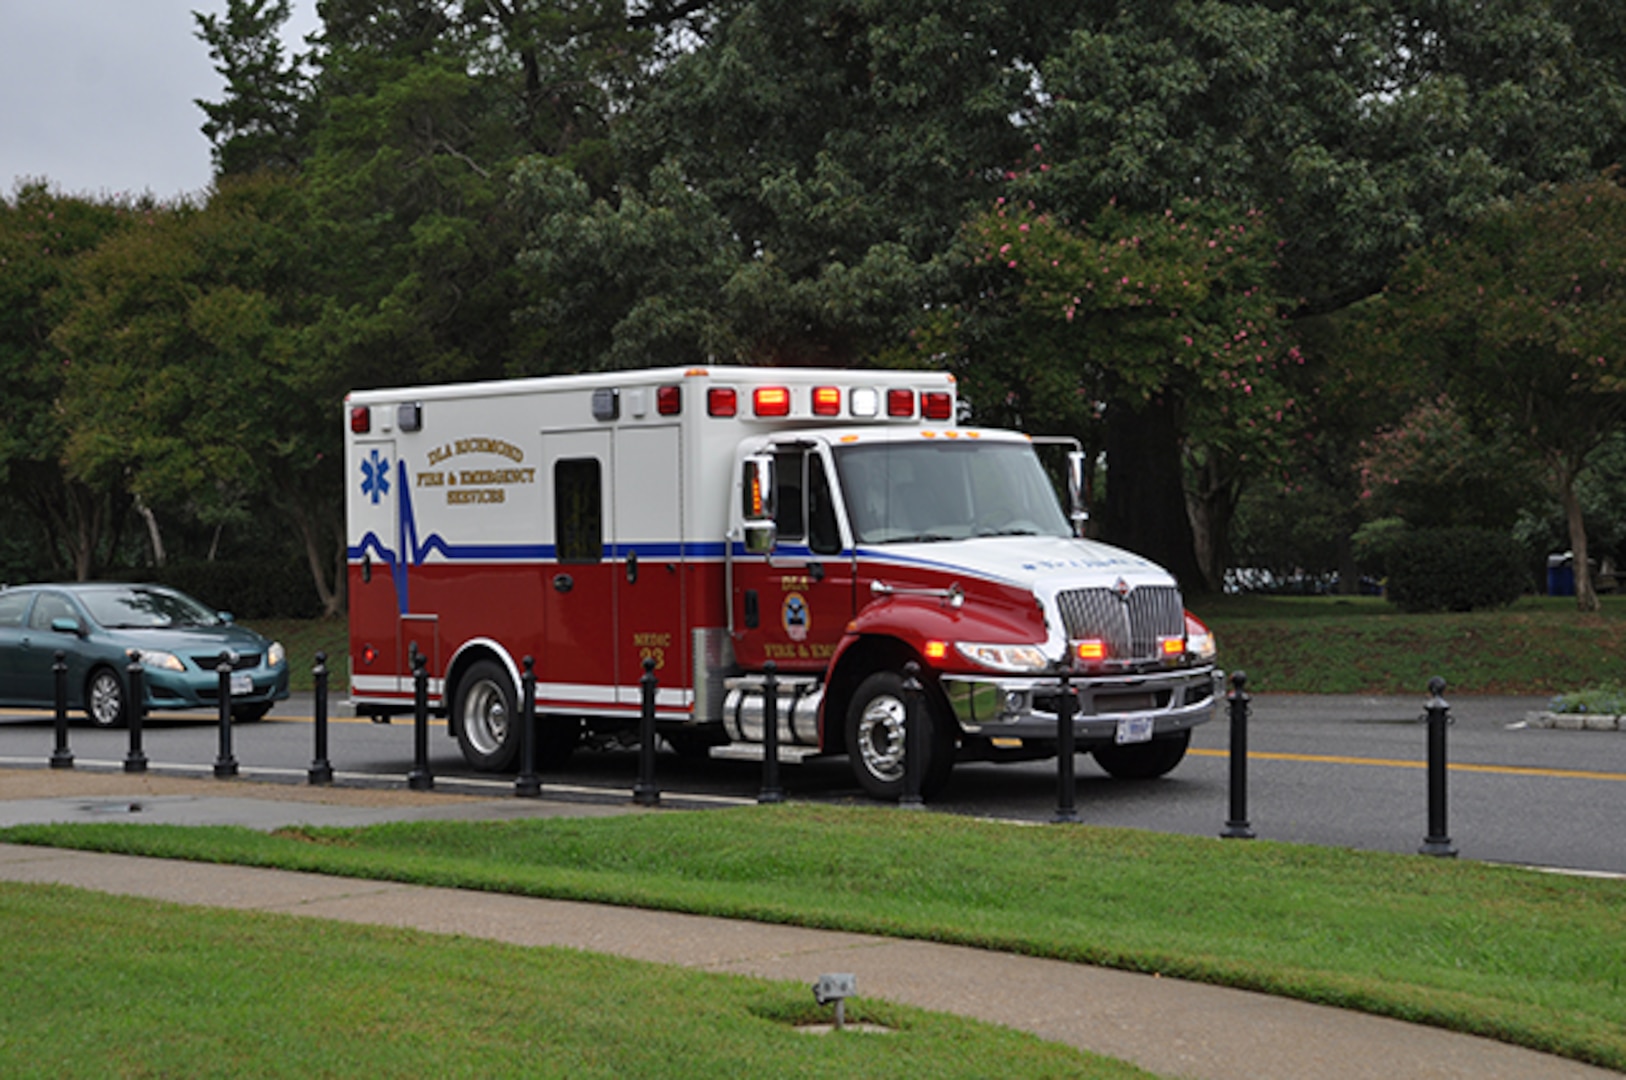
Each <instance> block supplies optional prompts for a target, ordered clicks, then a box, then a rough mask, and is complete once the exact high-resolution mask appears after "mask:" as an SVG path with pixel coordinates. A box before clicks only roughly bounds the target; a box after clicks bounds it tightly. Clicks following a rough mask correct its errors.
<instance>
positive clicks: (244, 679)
mask: <svg viewBox="0 0 1626 1080" xmlns="http://www.w3.org/2000/svg"><path fill="white" fill-rule="evenodd" d="M253 692H254V676H252V675H250V674H249V673H248V672H246V671H238V672H233V673H232V677H231V696H232V697H241V696H243V695H244V694H252V693H253Z"/></svg>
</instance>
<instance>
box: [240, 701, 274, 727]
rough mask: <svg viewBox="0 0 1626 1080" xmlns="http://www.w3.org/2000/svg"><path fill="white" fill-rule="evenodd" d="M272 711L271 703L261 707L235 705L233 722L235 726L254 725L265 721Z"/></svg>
mask: <svg viewBox="0 0 1626 1080" xmlns="http://www.w3.org/2000/svg"><path fill="white" fill-rule="evenodd" d="M270 711H271V703H270V702H269V701H268V702H265V703H263V704H260V705H234V706H232V710H231V721H232V723H234V724H253V723H256V722H258V721H260V720H264V719H265V714H266V713H268V712H270Z"/></svg>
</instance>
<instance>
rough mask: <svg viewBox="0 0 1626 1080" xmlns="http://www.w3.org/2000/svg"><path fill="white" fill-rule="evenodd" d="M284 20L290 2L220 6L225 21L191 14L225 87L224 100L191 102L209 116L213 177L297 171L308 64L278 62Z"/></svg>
mask: <svg viewBox="0 0 1626 1080" xmlns="http://www.w3.org/2000/svg"><path fill="white" fill-rule="evenodd" d="M291 13H292V9H291V7H290V4H289V0H227V2H226V13H225V15H224V16H220V15H204V14H201V13H199V12H193V13H192V18H193V19H194V20H195V21H196V23H197V36H198V37H199V38H200V39H201V40H202V41H203V42H204V43H205V44H206V45H208V46H209V57H210V59H212V60H213V61H214V62H215V71H217V72H218V73H219V74H220V76H221V77H222V78H223V79H225V80H226V94H225V98H224V100H222V101H219V102H208V101H198V102H196V104H197V106H198V108H200V109H202V110H203V111H204V113H205V114H207V116H208V120H206V121H205V122H204V124H203V134H204V135H205V137H207V138H208V140H209V142H210V143H211V144H213V146H214V162H215V172H216V174H217V175H221V176H237V175H247V174H249V173H253V172H256V171H258V170H260V169H273V170H281V171H290V170H296V169H298V168H299V166H300V164H301V163H302V162H303V161H304V159H305V156H306V154H307V153H308V152H309V139H310V132H311V129H312V127H313V126H314V122H315V117H314V116H313V115H312V113H311V111H310V110H309V109H307V108H306V104H307V102H308V101H309V97H310V87H309V82H308V77H307V76H306V74H305V71H304V65H305V63H306V60H307V58H306V57H304V56H301V55H298V54H296V55H294V56H292V57H288V58H284V55H283V46H282V39H281V37H280V36H279V31H280V30H281V28H282V26H283V24H284V23H286V22H287V21H288V18H289V16H290V14H291Z"/></svg>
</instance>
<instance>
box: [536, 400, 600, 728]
mask: <svg viewBox="0 0 1626 1080" xmlns="http://www.w3.org/2000/svg"><path fill="white" fill-rule="evenodd" d="M614 467H615V462H614V457H613V443H612V440H611V433H610V432H609V431H608V430H591V431H570V432H544V433H543V435H542V470H543V475H544V477H545V481H544V482H545V483H546V484H547V491H548V492H549V497H548V498H547V499H545V500H544V505H543V532H544V534H545V536H546V537H547V539H548V541H549V542H550V543H551V545H552V553H553V559H552V561H551V562H549V563H546V564H545V565H544V567H543V573H544V574H545V575H546V577H547V580H546V581H545V582H544V583H543V589H542V596H543V605H544V608H545V611H544V614H543V625H544V626H545V627H546V628H547V640H546V643H545V645H544V647H543V649H542V655H540V656H538V657H537V658H536V674H537V696H538V697H539V698H540V699H541V701H542V703H543V706H544V707H556V708H560V709H564V708H570V709H571V710H573V711H580V712H582V713H584V714H591V713H595V712H597V713H611V712H614V711H615V709H614V705H615V700H616V692H615V680H616V671H617V667H616V597H617V583H616V573H615V571H616V563H615V559H614V544H615V518H614V515H615V504H614V502H613V500H612V499H611V498H610V485H611V480H612V478H613V476H614Z"/></svg>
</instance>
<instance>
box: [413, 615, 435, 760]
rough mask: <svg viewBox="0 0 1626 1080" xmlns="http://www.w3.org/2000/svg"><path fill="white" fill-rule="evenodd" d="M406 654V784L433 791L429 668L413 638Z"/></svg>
mask: <svg viewBox="0 0 1626 1080" xmlns="http://www.w3.org/2000/svg"><path fill="white" fill-rule="evenodd" d="M408 655H410V656H411V657H412V771H411V772H409V773H407V787H409V788H411V789H412V790H413V791H432V790H434V787H435V776H434V774H433V773H431V772H430V771H429V672H428V670H426V667H425V665H426V663H427V662H426V661H425V660H424V655H423V653H421V652H419V651H418V643H417V642H416V641H414V642H413V643H412V648H411V649H410V650H409V653H408Z"/></svg>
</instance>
